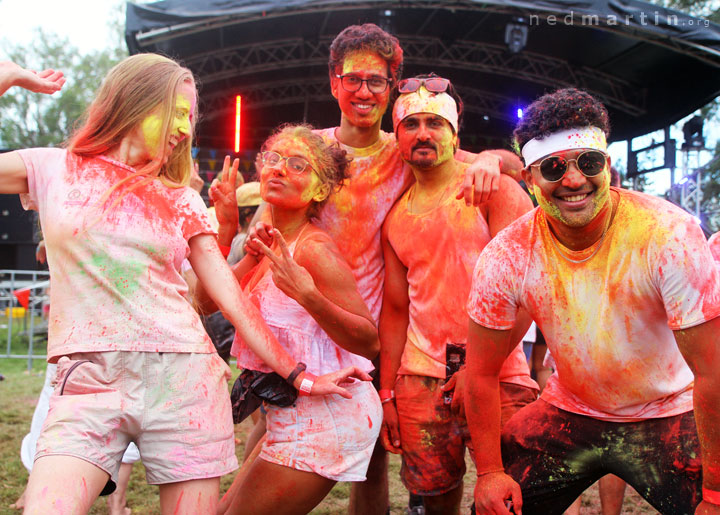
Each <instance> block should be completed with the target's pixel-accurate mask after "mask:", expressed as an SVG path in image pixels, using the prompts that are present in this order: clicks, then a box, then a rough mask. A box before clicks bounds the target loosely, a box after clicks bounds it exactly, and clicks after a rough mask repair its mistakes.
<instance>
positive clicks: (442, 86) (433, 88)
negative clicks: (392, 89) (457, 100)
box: [398, 77, 450, 93]
mask: <svg viewBox="0 0 720 515" xmlns="http://www.w3.org/2000/svg"><path fill="white" fill-rule="evenodd" d="M449 85H450V81H449V80H447V79H443V78H442V77H429V78H427V79H415V78H412V79H403V80H401V81H400V82H398V91H399V92H400V93H414V92H415V91H417V90H419V89H420V87H421V86H425V89H426V90H428V91H430V92H432V93H444V92H446V91H447V89H448V86H449Z"/></svg>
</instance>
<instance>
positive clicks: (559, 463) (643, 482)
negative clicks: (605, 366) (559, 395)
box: [502, 400, 702, 515]
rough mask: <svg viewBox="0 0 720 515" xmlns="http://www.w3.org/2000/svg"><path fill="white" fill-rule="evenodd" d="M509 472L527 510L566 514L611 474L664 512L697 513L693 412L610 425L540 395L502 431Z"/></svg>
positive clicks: (697, 450)
mask: <svg viewBox="0 0 720 515" xmlns="http://www.w3.org/2000/svg"><path fill="white" fill-rule="evenodd" d="M502 454H503V462H504V463H505V470H506V472H507V473H508V474H509V475H510V476H512V477H513V478H514V479H515V480H516V481H517V482H518V483H519V484H520V487H521V489H522V496H523V506H522V512H523V514H524V515H527V514H530V515H532V514H534V513H538V514H543V515H548V514H553V513H558V514H560V513H563V511H564V510H565V509H566V508H567V507H568V506H570V504H572V502H573V501H574V500H575V499H576V498H577V497H578V496H579V495H580V494H581V493H582V492H583V491H584V490H585V489H587V488H588V487H589V486H590V485H592V484H593V483H594V482H595V481H597V480H598V479H600V478H601V477H602V476H604V475H605V474H615V475H616V476H619V477H621V478H622V479H624V480H625V481H626V482H627V483H629V484H630V485H631V486H632V487H633V488H635V490H637V492H638V493H639V494H640V495H642V496H643V497H644V498H645V500H647V501H648V502H649V503H650V504H651V505H652V506H653V507H654V508H655V509H657V510H658V511H660V512H661V513H666V514H673V515H681V514H685V513H687V514H691V513H694V512H695V507H696V506H697V505H698V504H699V503H700V500H701V496H700V488H701V486H702V469H701V462H700V444H699V442H698V436H697V430H696V428H695V419H694V417H693V412H692V411H690V412H688V413H683V414H682V415H676V416H674V417H666V418H656V419H649V420H644V421H641V422H607V421H604V420H598V419H595V418H591V417H587V416H583V415H577V414H575V413H569V412H567V411H563V410H560V409H558V408H556V407H554V406H552V405H550V404H549V403H547V402H545V401H543V400H538V401H536V402H534V403H532V404H530V405H529V406H526V407H525V408H523V409H522V410H520V411H519V412H518V413H517V414H515V416H514V417H513V418H512V419H511V420H510V421H509V422H508V424H507V425H506V426H505V428H504V429H503V437H502Z"/></svg>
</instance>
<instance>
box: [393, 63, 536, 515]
mask: <svg viewBox="0 0 720 515" xmlns="http://www.w3.org/2000/svg"><path fill="white" fill-rule="evenodd" d="M398 91H399V93H400V95H399V97H398V98H397V100H396V101H395V105H394V107H393V126H394V128H395V133H396V138H397V142H398V147H399V149H400V155H401V157H402V159H403V161H405V162H406V163H408V164H409V165H410V168H411V169H412V172H413V175H414V177H415V183H414V184H413V185H412V186H411V187H410V189H409V190H408V191H407V192H405V194H404V195H403V196H402V197H401V198H400V200H399V201H398V202H397V203H396V204H395V207H393V209H392V210H391V211H390V214H389V215H388V217H387V219H386V220H385V224H384V225H383V231H382V244H383V254H384V256H385V287H384V293H383V305H382V311H381V313H380V326H379V330H380V341H381V351H380V363H381V366H380V386H381V390H380V399H381V402H382V403H383V412H384V415H385V416H384V421H383V429H382V432H381V438H382V441H383V444H384V445H385V447H386V448H387V449H388V450H389V451H391V452H395V453H402V469H401V471H400V477H401V479H402V481H403V484H405V486H406V488H407V489H408V490H409V491H410V492H411V493H413V494H415V495H419V496H422V497H423V503H424V508H425V513H426V514H427V515H431V514H432V515H435V514H437V515H444V514H446V513H457V512H458V509H459V507H460V501H461V500H462V491H463V476H464V475H465V447H466V444H467V443H469V435H468V432H467V424H466V423H465V419H464V416H462V415H461V414H458V415H455V414H453V410H452V408H451V400H452V403H453V404H455V407H456V408H457V407H462V402H461V398H460V397H459V392H457V396H456V398H455V399H453V398H452V397H453V395H452V390H450V388H452V387H453V385H454V384H455V382H456V381H462V379H460V377H461V376H462V375H463V372H458V370H459V369H460V367H462V365H463V359H464V356H465V343H466V340H467V313H466V312H465V309H464V304H465V301H466V300H467V296H468V293H469V291H470V282H471V279H472V270H473V267H474V265H475V262H476V261H477V258H478V256H479V255H480V252H481V251H482V249H483V247H484V246H485V245H486V244H487V243H488V242H489V241H490V239H491V238H492V237H494V236H495V235H496V234H497V233H498V232H499V231H500V230H502V229H503V228H504V227H506V226H507V225H508V224H510V223H511V222H513V221H514V220H516V219H517V218H518V217H520V216H522V215H523V214H524V213H526V212H528V211H530V210H531V209H532V203H531V202H530V199H529V197H528V196H527V194H526V193H525V192H524V191H523V190H522V188H521V187H520V186H519V185H518V183H517V182H516V181H515V180H513V179H512V178H511V177H510V176H508V175H504V176H501V178H500V179H501V180H500V188H499V190H498V191H497V192H496V193H495V194H494V195H493V197H492V198H491V200H490V201H489V202H486V203H484V204H483V205H482V206H480V207H479V208H477V207H474V206H467V205H466V204H465V203H464V202H462V201H460V200H458V199H456V198H455V194H454V192H455V191H457V188H458V186H459V184H460V183H461V182H462V180H463V176H464V171H465V168H466V166H467V165H465V164H464V163H461V162H460V161H457V160H456V159H455V157H454V154H455V149H456V148H457V146H458V126H459V118H460V115H461V113H462V101H461V100H460V98H459V96H458V95H457V94H456V93H455V90H454V88H453V86H452V84H451V83H450V81H448V80H447V79H444V78H441V77H437V76H420V77H414V78H410V79H404V80H402V81H400V82H399V83H398ZM523 330H526V328H524V327H523ZM521 337H522V334H518V335H517V338H516V343H517V344H518V345H517V346H516V348H515V350H514V352H513V353H512V356H511V357H510V358H509V359H508V360H506V362H505V365H504V367H503V370H502V372H501V378H500V379H501V395H502V399H503V419H504V420H506V419H508V418H510V416H511V415H512V413H514V412H515V411H517V409H519V407H521V406H524V405H525V404H528V403H530V402H532V401H533V400H535V399H536V398H537V391H538V386H537V384H536V383H535V381H533V380H532V379H531V378H530V371H529V369H528V365H527V361H526V360H525V355H524V353H523V350H522V344H521V343H520V339H521ZM454 374H457V375H454ZM451 377H452V378H453V380H452V382H449V380H450V379H451ZM446 381H447V384H446ZM444 386H446V387H447V388H445V390H446V391H443V389H444Z"/></svg>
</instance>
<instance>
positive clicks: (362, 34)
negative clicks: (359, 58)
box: [328, 23, 403, 82]
mask: <svg viewBox="0 0 720 515" xmlns="http://www.w3.org/2000/svg"><path fill="white" fill-rule="evenodd" d="M358 50H369V51H371V52H375V53H376V54H378V55H379V56H380V57H382V58H383V59H385V61H387V64H388V69H389V71H390V76H391V77H392V79H393V82H397V80H398V79H399V78H400V73H401V72H402V64H403V51H402V48H401V47H400V42H399V41H398V39H397V38H396V37H395V36H393V35H391V34H388V33H387V32H385V31H384V30H382V29H381V28H380V27H378V26H377V25H375V24H374V23H365V24H363V25H350V26H349V27H346V28H344V29H343V31H342V32H340V34H338V35H337V36H335V39H334V40H333V42H332V44H331V45H330V60H329V61H328V69H329V71H330V77H331V78H332V77H335V74H336V73H337V68H338V66H342V64H343V61H344V60H345V56H346V55H347V54H349V53H351V52H355V51H358Z"/></svg>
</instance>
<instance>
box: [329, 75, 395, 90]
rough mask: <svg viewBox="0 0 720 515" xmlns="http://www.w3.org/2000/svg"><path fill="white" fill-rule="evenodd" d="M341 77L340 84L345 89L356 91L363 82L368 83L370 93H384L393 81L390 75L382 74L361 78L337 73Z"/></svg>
mask: <svg viewBox="0 0 720 515" xmlns="http://www.w3.org/2000/svg"><path fill="white" fill-rule="evenodd" d="M335 77H337V78H338V79H340V84H342V87H343V89H344V90H345V91H348V92H350V93H354V92H355V91H357V90H359V89H360V88H362V84H363V82H364V83H365V84H367V88H368V90H369V91H370V93H384V92H385V90H386V89H387V88H388V85H389V84H390V83H391V82H392V79H390V78H388V77H381V76H380V75H373V76H372V77H370V78H368V79H361V78H360V77H358V76H357V75H352V74H350V75H335Z"/></svg>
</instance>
